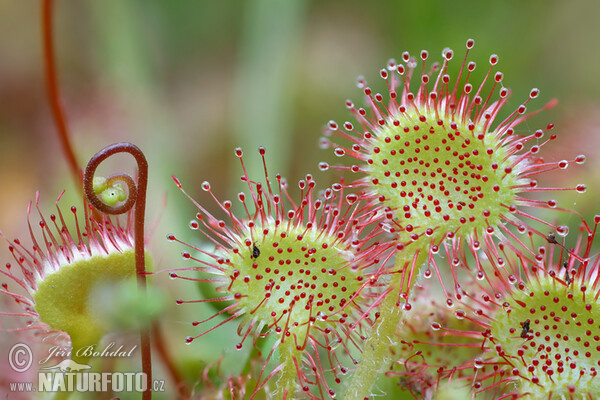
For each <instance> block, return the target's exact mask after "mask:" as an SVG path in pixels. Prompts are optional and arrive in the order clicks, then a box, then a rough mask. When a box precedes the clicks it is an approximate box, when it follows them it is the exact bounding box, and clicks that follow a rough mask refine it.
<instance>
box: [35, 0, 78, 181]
mask: <svg viewBox="0 0 600 400" xmlns="http://www.w3.org/2000/svg"><path fill="white" fill-rule="evenodd" d="M53 4H54V2H53V0H42V40H43V50H44V74H45V77H46V94H47V96H48V102H49V103H50V108H51V109H52V116H53V118H54V123H55V124H56V130H57V132H58V138H59V140H60V143H61V145H62V149H63V152H64V154H65V157H66V158H67V163H68V164H69V169H70V170H71V173H72V175H73V179H74V180H75V183H76V186H77V187H80V185H81V178H82V176H81V169H80V168H79V163H78V162H77V158H76V157H75V153H74V152H73V146H72V145H71V139H70V135H69V130H68V129H67V121H66V119H65V115H64V112H63V109H62V106H61V104H60V100H59V98H60V96H59V93H58V83H57V78H56V63H55V60H54V39H53V32H52V10H53Z"/></svg>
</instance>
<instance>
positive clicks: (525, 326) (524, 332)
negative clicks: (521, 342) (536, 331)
mask: <svg viewBox="0 0 600 400" xmlns="http://www.w3.org/2000/svg"><path fill="white" fill-rule="evenodd" d="M529 322H530V321H529V320H528V319H527V320H525V322H521V326H523V330H522V331H521V337H522V338H523V339H527V334H528V333H529Z"/></svg>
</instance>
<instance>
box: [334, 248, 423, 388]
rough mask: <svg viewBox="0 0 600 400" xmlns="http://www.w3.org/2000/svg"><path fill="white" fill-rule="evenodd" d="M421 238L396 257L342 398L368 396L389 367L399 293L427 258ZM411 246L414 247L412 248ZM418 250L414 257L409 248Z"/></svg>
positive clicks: (405, 289)
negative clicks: (370, 327) (384, 292)
mask: <svg viewBox="0 0 600 400" xmlns="http://www.w3.org/2000/svg"><path fill="white" fill-rule="evenodd" d="M421 241H422V239H419V240H418V241H417V242H415V243H413V244H411V245H410V247H409V249H408V250H406V249H405V250H404V251H400V252H399V253H398V255H397V256H396V262H395V266H394V269H395V270H398V271H403V272H402V273H400V272H398V273H396V274H393V278H392V279H391V281H390V283H389V286H390V288H392V290H391V291H390V293H389V294H388V296H387V297H386V298H385V300H384V301H383V303H382V304H381V309H380V310H379V312H380V315H379V318H378V320H377V321H376V323H375V325H374V326H373V329H372V331H371V335H370V336H369V339H368V340H367V342H366V343H365V347H364V349H363V353H362V358H361V360H360V363H359V364H358V367H357V369H356V372H355V373H354V376H353V377H352V379H351V380H350V385H349V386H348V390H347V391H346V396H345V397H344V399H347V400H363V399H365V398H368V397H369V396H370V395H371V388H372V387H373V386H374V385H375V382H377V379H378V377H379V375H380V374H381V373H382V372H385V371H386V370H387V369H388V368H389V367H390V365H391V362H392V358H391V352H390V347H392V346H393V345H394V344H395V343H396V342H397V340H396V329H397V327H398V324H399V323H400V321H401V320H402V314H403V313H402V310H401V308H400V304H399V301H398V298H399V294H400V293H407V292H408V293H410V289H411V288H412V286H413V285H414V283H415V282H416V279H415V277H416V276H417V275H418V273H419V270H420V268H421V265H422V264H423V262H424V261H425V260H426V258H427V255H428V253H427V251H424V250H423V249H422V247H423V246H422V243H419V242H421ZM413 246H414V247H413ZM414 248H417V249H421V250H420V251H417V253H416V254H415V252H414V251H411V250H412V249H414Z"/></svg>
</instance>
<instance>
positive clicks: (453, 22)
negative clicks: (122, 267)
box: [0, 0, 600, 360]
mask: <svg viewBox="0 0 600 400" xmlns="http://www.w3.org/2000/svg"><path fill="white" fill-rule="evenodd" d="M599 18H600V2H598V1H596V0H585V1H577V2H564V1H541V0H538V1H516V0H515V1H503V2H484V1H464V0H459V1H443V0H438V1H393V0H386V1H359V0H353V1H341V0H338V1H333V0H332V1H329V0H328V1H325V0H321V1H317V0H313V1H308V0H303V1H300V0H287V1H286V0H246V1H233V0H232V1H183V0H175V1H173V0H172V1H152V0H130V1H122V0H104V1H92V0H82V1H77V2H74V1H61V0H59V1H57V2H56V4H55V33H56V35H55V46H56V53H57V54H56V57H57V63H58V65H57V67H58V79H59V84H60V88H61V91H62V101H63V104H64V108H65V112H66V116H67V121H68V125H69V129H70V131H71V133H72V138H73V142H74V144H75V148H76V152H77V156H78V158H79V160H80V163H81V164H82V165H83V164H84V163H85V162H86V161H87V159H89V158H90V157H91V156H92V155H93V153H95V152H96V151H98V150H99V149H100V148H102V147H104V146H106V145H108V144H110V143H113V142H117V141H131V142H133V143H135V144H137V145H138V146H139V147H140V148H142V149H143V150H144V151H145V153H146V156H147V158H148V160H149V163H150V186H149V199H148V203H149V205H148V216H147V220H148V226H149V229H148V233H149V234H151V242H150V251H151V252H152V253H153V258H154V265H155V267H156V269H157V270H160V269H166V268H173V267H178V266H184V265H185V264H184V263H183V260H181V258H180V257H179V253H180V251H181V250H182V248H181V247H180V246H177V245H174V244H168V243H166V240H165V239H164V238H165V235H166V234H167V233H170V232H172V233H175V234H177V235H179V236H181V237H183V238H185V239H186V240H188V241H190V242H194V241H197V238H194V237H193V234H192V232H191V231H189V229H187V223H188V221H189V220H190V219H191V218H193V216H194V213H195V211H194V208H193V206H192V205H191V204H190V202H189V201H187V199H185V198H184V196H183V195H182V194H181V193H180V192H179V191H178V190H177V189H176V187H175V185H174V184H173V183H172V181H171V178H170V175H171V174H175V175H177V176H178V177H179V178H180V179H181V181H182V183H183V185H184V187H185V188H186V190H187V191H188V192H189V193H190V194H191V195H192V196H194V197H196V198H197V199H198V200H199V201H200V202H202V203H203V204H205V205H206V207H207V208H208V209H209V210H213V211H216V210H217V208H216V206H215V205H214V203H213V202H212V201H211V200H210V199H209V197H208V196H207V195H206V193H204V192H202V191H201V189H200V183H201V182H202V181H204V180H208V181H210V182H211V184H212V187H213V191H214V193H215V194H216V195H217V196H218V197H219V198H221V199H225V198H233V197H234V196H235V193H237V192H238V191H240V190H241V189H242V188H243V186H242V183H241V182H240V180H239V176H240V174H241V169H240V167H239V162H238V160H237V158H236V157H235V156H234V154H233V149H234V147H236V146H241V147H243V149H244V151H245V155H244V161H245V163H246V164H247V165H248V167H249V169H250V170H251V171H256V172H255V173H252V172H251V175H252V176H254V177H256V179H260V177H261V176H262V175H261V173H262V172H261V166H260V159H259V157H258V153H257V151H256V149H257V148H258V146H261V145H262V146H265V147H266V148H267V158H268V163H269V170H270V171H271V173H274V172H280V173H282V175H284V176H286V177H288V179H289V181H290V182H296V181H297V180H298V179H301V178H303V177H304V175H305V174H307V173H311V174H313V175H314V176H315V177H316V179H317V181H318V182H320V183H322V184H329V183H331V182H333V181H334V180H337V179H338V178H337V177H336V173H335V172H333V173H321V172H319V170H318V167H317V165H318V162H319V161H329V162H332V161H335V160H334V159H335V157H333V155H332V152H331V151H324V150H320V149H319V148H318V140H319V138H320V136H321V132H322V127H323V125H324V124H325V123H326V122H327V121H328V120H330V119H334V120H337V121H339V122H343V121H345V120H347V119H348V120H349V119H351V118H350V116H349V115H348V114H347V112H346V108H345V106H344V100H345V99H347V98H350V99H352V100H353V101H355V102H356V103H360V102H361V101H362V100H361V99H362V98H361V93H360V91H359V90H358V89H357V88H356V86H355V82H356V77H357V76H358V75H364V76H365V77H366V78H367V80H368V81H370V82H371V83H373V84H374V86H375V88H378V89H379V90H383V88H384V84H383V82H381V80H380V79H379V78H378V76H379V74H378V71H379V69H380V68H381V67H383V66H384V65H385V63H386V62H387V60H388V59H389V58H391V57H395V58H397V59H399V58H400V55H401V54H402V51H404V50H408V51H410V52H411V53H412V54H418V51H420V50H421V49H428V50H429V51H430V60H438V59H439V58H440V55H441V52H442V50H443V49H444V48H445V47H451V48H453V49H454V50H455V59H454V66H455V68H456V67H457V66H458V65H459V64H460V61H461V60H462V57H463V55H464V49H465V47H464V44H465V41H466V39H467V38H474V39H475V43H476V44H475V48H474V50H473V51H472V52H471V53H470V54H471V55H470V59H472V60H474V61H476V62H477V63H478V65H479V68H478V69H477V70H476V72H475V77H476V78H475V79H473V82H477V80H478V79H481V77H482V76H483V75H484V74H485V72H486V71H487V66H488V63H487V61H488V57H489V55H490V54H491V53H497V54H498V55H499V56H500V63H499V65H498V68H497V70H501V71H502V72H504V74H505V78H504V81H503V84H504V85H505V86H507V87H509V88H511V89H512V90H513V95H512V98H511V101H510V104H509V108H510V110H509V109H506V112H509V111H512V109H513V108H515V107H517V106H518V105H519V104H520V103H521V102H522V101H524V100H525V99H526V98H527V96H528V93H529V91H530V89H531V88H533V87H538V88H540V89H541V95H540V98H538V99H537V100H535V101H534V102H532V103H530V106H529V109H530V110H533V109H537V108H541V107H543V105H544V104H546V102H547V101H549V100H550V99H552V98H558V99H559V101H560V102H559V105H558V106H557V107H555V108H553V109H551V110H549V111H546V112H543V113H541V114H540V115H538V116H536V117H534V118H532V119H530V120H528V121H527V122H526V123H525V124H523V125H521V126H520V128H522V129H524V130H530V131H533V130H535V129H538V128H542V127H544V126H546V124H547V123H549V122H554V123H555V124H556V128H555V131H554V132H555V133H557V134H558V135H559V140H557V141H555V142H554V143H551V144H550V145H549V146H548V147H547V148H546V149H545V151H544V157H545V158H546V159H548V160H558V159H563V158H564V159H573V158H574V157H575V156H576V155H577V154H580V153H584V154H586V155H587V157H588V161H587V163H586V164H585V165H583V166H576V165H574V166H572V167H571V168H569V169H568V170H566V171H560V172H553V173H551V174H548V175H549V176H546V177H543V178H542V179H541V183H542V184H544V183H546V185H548V186H573V185H575V184H576V183H580V182H584V183H587V184H588V188H589V189H588V192H587V193H586V194H585V195H583V196H579V197H577V204H576V206H577V207H578V208H579V210H580V212H582V213H584V214H586V215H593V214H595V213H596V212H597V209H598V206H597V201H596V199H597V196H598V194H599V191H598V190H597V185H596V180H597V178H598V173H597V172H596V171H597V170H598V168H599V167H600V157H599V153H598V149H599V147H600V146H599V142H600V79H598V76H597V73H598V67H599V66H600V52H599V51H598V38H600V24H598V20H599ZM40 19H41V16H40V3H39V2H37V1H33V0H30V1H25V2H16V1H10V0H1V1H0V104H2V106H1V107H0V182H2V186H3V191H4V195H3V196H2V198H1V199H2V200H1V207H0V227H1V229H2V231H3V232H4V233H5V234H6V235H7V236H8V237H9V238H12V237H13V236H15V237H17V236H18V237H22V238H23V237H26V236H27V227H26V225H25V210H26V207H27V203H28V202H29V201H30V200H32V199H33V198H34V195H35V191H36V190H40V191H41V193H42V209H43V210H44V209H45V210H48V212H51V211H50V208H51V207H53V203H54V199H55V198H56V196H57V195H58V193H59V192H60V190H62V189H66V190H67V191H68V193H70V196H69V197H68V198H66V200H65V201H63V204H64V207H65V208H66V207H67V206H70V205H71V203H73V204H78V202H79V200H78V198H77V190H76V189H75V186H74V184H73V183H72V181H71V180H70V178H71V177H70V174H69V172H68V170H67V166H66V162H65V161H64V158H63V156H62V154H61V150H60V147H59V145H58V142H57V140H56V136H55V127H54V124H53V121H52V118H51V114H50V111H49V110H50V109H49V106H48V102H47V99H46V95H45V88H44V80H43V76H44V75H43V63H42V50H41V29H40ZM123 165H124V166H125V167H126V168H129V169H130V170H132V169H133V164H132V163H130V162H129V160H126V159H124V161H123ZM112 172H114V171H111V170H110V169H109V170H108V173H112ZM293 186H295V185H293ZM572 197H573V196H569V199H571V198H572ZM165 199H166V203H165ZM165 204H166V205H165ZM559 205H561V206H563V207H567V208H570V207H573V206H574V204H573V200H572V199H571V200H566V203H559ZM157 220H158V221H159V223H158V225H156V227H155V229H153V230H152V231H151V228H150V227H151V226H152V225H153V223H154V221H157ZM569 221H570V222H572V223H575V224H576V223H577V218H576V217H571V219H570V220H569ZM563 223H565V222H563ZM0 255H1V256H2V257H0V259H1V260H9V253H8V251H6V250H5V246H2V248H1V250H0ZM155 281H156V282H157V284H158V286H159V287H161V288H163V290H164V291H165V292H167V298H169V299H175V298H186V299H194V298H198V296H199V294H198V292H197V291H196V288H195V287H193V285H190V284H187V285H186V284H185V282H182V281H169V280H168V279H167V277H166V274H162V275H158V276H157V277H156V278H155ZM172 303H173V304H172V305H171V304H170V305H169V306H168V307H167V311H166V314H164V316H163V317H162V322H163V324H164V326H166V327H167V328H168V331H167V335H168V341H169V343H170V344H171V345H172V346H173V348H174V351H175V352H176V354H179V355H180V356H181V357H182V358H185V357H190V358H194V356H195V353H197V354H202V355H203V356H202V357H205V358H207V359H212V360H215V359H217V358H218V357H219V356H220V355H221V354H222V352H223V349H225V350H224V351H227V352H231V351H232V350H233V345H234V344H235V343H236V342H237V341H236V339H234V338H233V336H234V334H235V333H234V330H233V329H232V328H231V329H227V330H228V331H230V332H229V334H230V335H231V336H230V337H227V336H226V335H224V332H226V331H227V330H224V329H220V330H219V332H220V334H219V333H216V334H213V335H208V336H207V340H206V341H205V342H202V343H199V344H197V343H196V342H194V345H193V346H194V347H185V346H184V345H183V341H184V338H185V336H188V335H195V334H198V333H199V331H198V329H193V328H192V327H191V324H190V322H191V321H193V320H197V319H202V318H205V317H206V316H207V313H210V311H207V310H205V309H202V308H194V306H192V305H190V306H186V307H187V308H183V307H176V306H175V305H174V301H173V302H172ZM232 326H233V325H232ZM7 340H8V341H10V340H12V339H7ZM219 340H221V342H219V343H218V345H216V346H214V345H213V344H214V343H216V342H217V341H219ZM204 343H208V344H204ZM190 349H193V350H190Z"/></svg>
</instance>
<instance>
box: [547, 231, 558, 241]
mask: <svg viewBox="0 0 600 400" xmlns="http://www.w3.org/2000/svg"><path fill="white" fill-rule="evenodd" d="M546 241H548V243H550V244H560V243H558V242H557V241H556V234H555V233H554V232H550V233H548V235H547V236H546Z"/></svg>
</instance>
